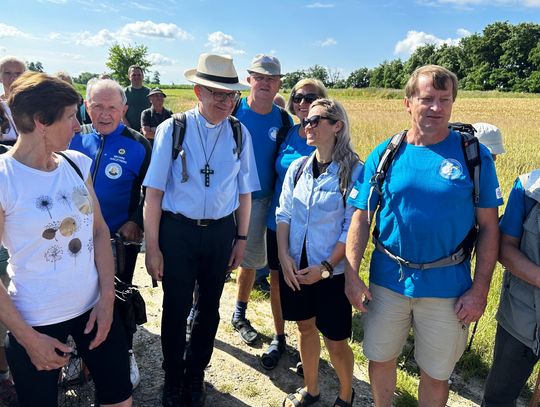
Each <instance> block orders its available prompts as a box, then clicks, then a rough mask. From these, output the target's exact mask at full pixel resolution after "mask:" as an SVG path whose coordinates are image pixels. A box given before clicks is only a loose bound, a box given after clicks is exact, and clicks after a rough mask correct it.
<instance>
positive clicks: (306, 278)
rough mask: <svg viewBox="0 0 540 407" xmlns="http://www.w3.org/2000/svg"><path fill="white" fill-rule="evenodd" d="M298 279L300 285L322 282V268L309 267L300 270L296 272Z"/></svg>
mask: <svg viewBox="0 0 540 407" xmlns="http://www.w3.org/2000/svg"><path fill="white" fill-rule="evenodd" d="M296 279H297V280H298V282H299V283H300V284H304V285H310V284H313V283H316V282H317V281H320V280H321V279H322V277H321V267H320V266H309V267H306V268H305V269H302V270H298V271H297V272H296Z"/></svg>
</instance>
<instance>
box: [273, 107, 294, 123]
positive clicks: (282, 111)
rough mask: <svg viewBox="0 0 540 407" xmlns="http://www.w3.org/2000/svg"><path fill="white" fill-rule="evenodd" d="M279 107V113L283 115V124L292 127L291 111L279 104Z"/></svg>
mask: <svg viewBox="0 0 540 407" xmlns="http://www.w3.org/2000/svg"><path fill="white" fill-rule="evenodd" d="M276 106H277V105H276ZM277 108H278V109H279V114H280V115H281V126H283V127H285V126H289V127H291V122H290V121H289V113H287V111H286V110H285V109H283V108H282V107H281V106H277Z"/></svg>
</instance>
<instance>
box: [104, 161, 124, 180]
mask: <svg viewBox="0 0 540 407" xmlns="http://www.w3.org/2000/svg"><path fill="white" fill-rule="evenodd" d="M105 175H106V176H107V177H108V178H110V179H117V178H120V176H121V175H122V167H121V166H120V165H119V164H117V163H110V164H109V165H107V166H106V167H105Z"/></svg>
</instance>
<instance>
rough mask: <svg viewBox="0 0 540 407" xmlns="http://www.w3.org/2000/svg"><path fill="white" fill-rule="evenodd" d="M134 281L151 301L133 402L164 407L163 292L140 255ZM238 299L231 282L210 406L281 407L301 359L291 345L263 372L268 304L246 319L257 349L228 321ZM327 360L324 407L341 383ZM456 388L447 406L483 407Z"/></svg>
mask: <svg viewBox="0 0 540 407" xmlns="http://www.w3.org/2000/svg"><path fill="white" fill-rule="evenodd" d="M135 279H136V282H137V283H138V284H139V285H140V286H143V287H144V288H143V289H142V292H143V295H144V297H145V300H146V302H147V311H148V318H149V322H148V323H147V324H146V325H145V326H144V327H143V328H141V329H139V331H138V332H137V334H136V337H135V353H136V355H137V360H138V362H139V367H140V368H141V375H142V380H141V385H140V386H139V387H138V388H137V389H136V390H135V392H134V401H135V405H137V406H148V407H154V406H156V407H157V406H161V388H162V385H163V373H162V370H161V347H160V337H159V320H160V317H161V289H160V288H157V289H151V288H149V287H148V286H149V285H150V281H149V278H148V276H147V274H146V271H145V269H144V258H143V256H142V255H141V256H139V263H138V264H137V270H136V277H135ZM235 295H236V284H235V283H234V281H231V282H228V283H227V284H226V285H225V290H224V292H223V297H222V299H221V308H220V314H221V322H220V325H219V330H218V334H217V337H216V342H215V347H214V354H213V356H212V361H211V364H210V366H209V367H208V369H207V372H206V381H207V383H208V406H220V407H243V406H254V407H255V406H260V407H278V406H281V405H282V402H283V399H284V398H285V396H286V395H287V393H290V392H292V391H294V390H295V389H296V388H298V387H300V386H302V385H303V381H302V378H301V377H299V376H297V375H296V374H295V373H294V370H293V367H294V365H295V364H296V360H297V359H296V351H295V350H294V348H292V347H291V346H289V349H288V352H287V353H286V354H285V355H284V356H283V357H282V359H281V360H280V364H279V366H278V367H277V368H276V369H274V370H272V371H269V372H268V371H265V370H264V369H263V368H262V367H261V366H260V364H259V356H260V354H261V353H262V352H263V351H264V349H265V348H266V347H267V346H268V344H269V342H270V340H271V335H272V328H271V324H272V319H271V314H270V304H269V301H265V300H262V301H255V302H252V303H250V306H249V308H248V317H249V318H250V319H251V321H252V323H253V325H254V326H255V327H256V328H257V329H258V330H259V332H260V333H261V334H262V336H263V340H262V341H259V343H258V345H257V346H255V347H250V346H248V345H246V344H245V343H244V342H242V341H241V340H240V338H239V337H238V334H237V333H236V332H235V331H234V330H233V329H232V327H231V325H230V322H229V321H230V316H231V315H232V312H233V306H234V302H235ZM287 330H288V332H287V333H288V341H289V343H290V344H293V345H296V344H295V342H296V338H295V334H294V326H293V325H292V324H288V326H287ZM327 360H328V358H327V357H325V358H323V360H321V365H320V372H319V376H320V388H321V402H319V404H318V405H320V406H331V405H332V403H333V402H334V400H335V398H336V395H337V386H338V385H337V379H336V377H335V375H334V373H333V369H332V367H331V366H330V365H329V362H327ZM366 369H367V367H366V365H364V364H362V365H358V364H356V365H355V371H354V388H355V391H356V401H355V406H371V405H373V400H372V398H371V392H370V388H369V384H368V379H367V370H366ZM458 383H459V384H458ZM452 390H453V391H452V393H451V396H450V401H449V403H448V405H449V406H455V407H457V406H460V407H467V406H478V405H479V404H478V402H479V397H480V394H481V385H480V384H475V383H461V382H460V381H459V380H458V379H457V378H455V380H454V383H453V385H452ZM456 392H457V393H456ZM458 393H459V394H458Z"/></svg>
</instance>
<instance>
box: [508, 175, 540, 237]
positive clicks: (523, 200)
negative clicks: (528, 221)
mask: <svg viewBox="0 0 540 407" xmlns="http://www.w3.org/2000/svg"><path fill="white" fill-rule="evenodd" d="M535 202H536V201H535V200H534V199H532V198H530V197H528V196H527V195H525V189H523V185H522V184H521V180H520V179H519V177H518V178H517V179H516V181H515V182H514V186H513V187H512V191H510V196H509V197H508V202H507V204H506V209H505V210H504V216H503V217H502V219H501V222H500V224H499V226H500V228H501V233H504V234H505V235H508V236H512V237H515V238H518V239H521V235H523V222H525V218H526V217H527V215H528V214H529V212H530V211H531V209H532V207H533V206H534V204H535Z"/></svg>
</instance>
